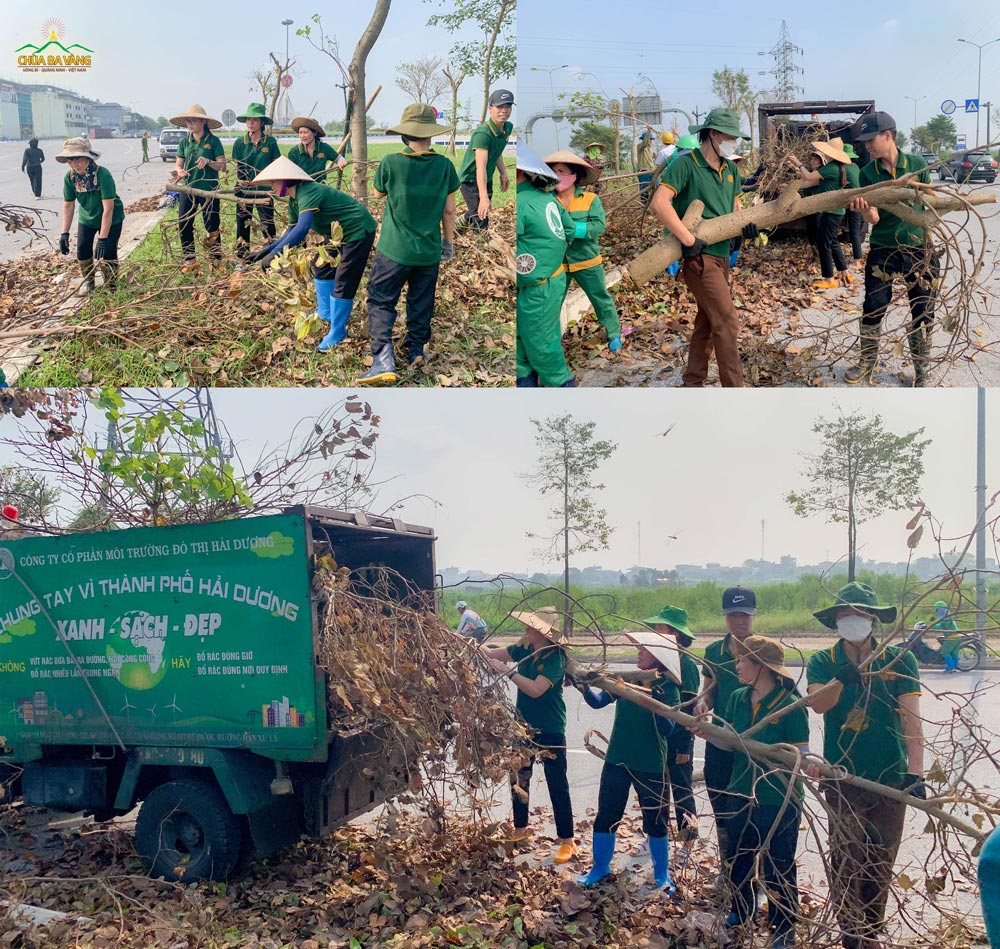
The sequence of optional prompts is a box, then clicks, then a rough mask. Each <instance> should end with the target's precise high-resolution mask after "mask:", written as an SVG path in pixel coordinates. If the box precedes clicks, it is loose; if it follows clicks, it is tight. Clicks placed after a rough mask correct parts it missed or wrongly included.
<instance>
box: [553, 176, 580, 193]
mask: <svg viewBox="0 0 1000 949" xmlns="http://www.w3.org/2000/svg"><path fill="white" fill-rule="evenodd" d="M575 184H576V175H560V176H559V184H557V185H556V191H569V189H570V188H572V187H573V186H574V185H575Z"/></svg>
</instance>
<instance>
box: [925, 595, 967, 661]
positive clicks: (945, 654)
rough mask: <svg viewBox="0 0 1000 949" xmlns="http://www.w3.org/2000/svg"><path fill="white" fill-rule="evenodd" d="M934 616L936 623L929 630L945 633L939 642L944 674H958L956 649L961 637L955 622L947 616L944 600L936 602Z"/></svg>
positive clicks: (946, 605) (960, 642) (946, 606)
mask: <svg viewBox="0 0 1000 949" xmlns="http://www.w3.org/2000/svg"><path fill="white" fill-rule="evenodd" d="M934 615H935V617H937V619H936V621H935V622H934V623H932V624H931V625H930V627H929V628H930V629H938V630H942V631H944V632H945V633H946V635H945V637H944V639H943V640H942V641H941V651H940V654H941V659H942V661H943V662H944V671H945V672H958V647H959V646H960V645H961V644H962V639H963V635H962V633H960V632H959V630H958V626H956V625H955V621H954V620H953V619H952V618H951V617H950V616H949V615H948V604H947V603H945V602H944V600H938V601H937V603H935V604H934Z"/></svg>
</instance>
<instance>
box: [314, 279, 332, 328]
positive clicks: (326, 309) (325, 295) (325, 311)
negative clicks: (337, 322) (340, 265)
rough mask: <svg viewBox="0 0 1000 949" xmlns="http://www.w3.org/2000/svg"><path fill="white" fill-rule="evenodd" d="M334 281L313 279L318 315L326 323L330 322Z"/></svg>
mask: <svg viewBox="0 0 1000 949" xmlns="http://www.w3.org/2000/svg"><path fill="white" fill-rule="evenodd" d="M335 282H336V281H334V280H316V279H313V286H314V287H315V288H316V315H317V316H318V317H319V318H320V319H321V320H322V321H323V322H324V323H329V322H330V294H331V293H333V285H334V283H335Z"/></svg>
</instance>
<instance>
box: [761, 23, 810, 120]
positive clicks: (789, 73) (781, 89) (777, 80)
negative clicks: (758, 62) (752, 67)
mask: <svg viewBox="0 0 1000 949" xmlns="http://www.w3.org/2000/svg"><path fill="white" fill-rule="evenodd" d="M796 53H798V54H799V55H800V56H803V55H805V50H803V49H802V47H801V46H796V45H795V44H794V43H793V42H792V36H791V34H790V33H789V32H788V24H787V23H786V22H785V21H784V20H782V21H781V33H780V34H779V36H778V42H777V43H776V44H775V45H774V46H772V47H771V48H770V49H769V50H767V51H766V52H763V53H759V54H758V55H760V56H773V57H774V68H773V69H771V70H768V71H769V72H770V73H771V75H772V76H774V91H773V93H772V96H773V99H772V101H774V102H795V101H796V100H797V99H798V96H797V95H796V93H799V92H804V91H805V90H804V89H803V88H802V87H801V86H799V85H796V83H795V74H796V73H801V72H802V67H801V66H796V65H795V54H796Z"/></svg>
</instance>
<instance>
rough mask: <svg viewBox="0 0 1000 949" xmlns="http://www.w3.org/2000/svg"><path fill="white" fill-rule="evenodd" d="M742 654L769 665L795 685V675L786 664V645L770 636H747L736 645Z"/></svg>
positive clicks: (769, 667)
mask: <svg viewBox="0 0 1000 949" xmlns="http://www.w3.org/2000/svg"><path fill="white" fill-rule="evenodd" d="M736 648H737V649H738V650H739V653H740V655H741V656H749V657H750V658H751V659H753V660H754V662H759V663H760V664H761V665H762V666H767V668H768V669H770V670H771V671H772V672H773V673H774V674H775V675H777V676H779V677H780V678H782V679H787V680H788V681H789V682H790V683H791V684H792V686H794V685H795V676H794V675H793V674H792V672H791V671H790V670H789V668H788V666H786V665H785V647H784V646H782V645H781V643H779V642H778V641H777V640H776V639H771V637H770V636H747V638H746V639H744V640H743V641H742V642H741V643H739V645H738V646H737V647H736Z"/></svg>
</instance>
